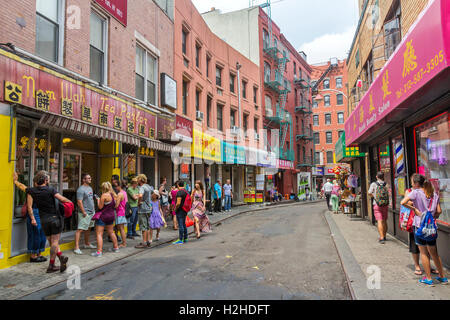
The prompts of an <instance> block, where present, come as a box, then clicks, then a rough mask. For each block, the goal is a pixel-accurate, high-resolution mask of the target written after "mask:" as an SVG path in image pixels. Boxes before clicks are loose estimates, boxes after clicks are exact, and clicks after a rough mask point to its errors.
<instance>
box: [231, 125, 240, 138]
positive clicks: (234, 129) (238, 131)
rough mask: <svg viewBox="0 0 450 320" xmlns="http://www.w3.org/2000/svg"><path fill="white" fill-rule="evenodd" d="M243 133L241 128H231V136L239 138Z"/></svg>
mask: <svg viewBox="0 0 450 320" xmlns="http://www.w3.org/2000/svg"><path fill="white" fill-rule="evenodd" d="M240 133H241V128H239V127H236V126H232V127H231V134H232V135H235V136H238V135H239V134H240Z"/></svg>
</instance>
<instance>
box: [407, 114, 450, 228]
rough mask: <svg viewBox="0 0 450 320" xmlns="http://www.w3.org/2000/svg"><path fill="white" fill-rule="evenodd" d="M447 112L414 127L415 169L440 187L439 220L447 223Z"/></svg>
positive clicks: (449, 174)
mask: <svg viewBox="0 0 450 320" xmlns="http://www.w3.org/2000/svg"><path fill="white" fill-rule="evenodd" d="M449 123H450V122H449V113H448V112H446V113H444V114H441V115H439V116H436V117H435V118H432V119H430V120H428V121H426V122H425V123H422V124H420V125H418V126H416V127H415V128H414V129H415V130H414V135H415V147H416V149H415V150H416V172H418V173H420V174H423V175H424V176H425V177H426V178H427V179H429V180H430V181H431V183H432V184H433V186H434V188H435V190H436V191H438V190H439V195H440V201H441V208H442V214H441V216H440V217H439V220H440V222H443V223H445V224H447V225H450V165H449V162H448V159H449V157H450V140H449V139H450V133H449Z"/></svg>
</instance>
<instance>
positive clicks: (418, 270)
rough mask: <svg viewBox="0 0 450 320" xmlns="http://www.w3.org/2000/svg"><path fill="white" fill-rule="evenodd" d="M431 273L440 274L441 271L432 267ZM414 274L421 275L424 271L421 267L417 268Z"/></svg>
mask: <svg viewBox="0 0 450 320" xmlns="http://www.w3.org/2000/svg"><path fill="white" fill-rule="evenodd" d="M431 273H432V274H439V271H437V270H436V269H431ZM414 274H415V275H417V276H421V275H423V271H422V270H420V269H416V270H415V271H414Z"/></svg>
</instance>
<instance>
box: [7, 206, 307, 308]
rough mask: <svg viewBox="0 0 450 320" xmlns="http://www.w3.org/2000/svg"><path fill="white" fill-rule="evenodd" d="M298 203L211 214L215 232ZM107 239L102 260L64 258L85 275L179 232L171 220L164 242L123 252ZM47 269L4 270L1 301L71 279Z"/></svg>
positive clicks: (24, 265)
mask: <svg viewBox="0 0 450 320" xmlns="http://www.w3.org/2000/svg"><path fill="white" fill-rule="evenodd" d="M309 203H312V202H300V203H299V205H301V204H309ZM296 204H297V203H296V202H294V201H283V202H280V203H276V204H268V205H263V204H255V205H243V206H239V207H236V208H233V209H232V211H231V212H227V213H225V212H222V213H214V215H208V217H209V219H210V221H211V224H212V225H213V232H214V225H217V224H219V223H220V222H223V221H225V220H227V219H229V218H231V217H234V216H237V215H240V214H243V213H246V212H254V211H259V210H267V209H270V208H273V207H274V206H277V207H279V206H280V207H283V206H290V205H296ZM188 232H189V234H190V235H191V237H190V240H192V242H195V241H196V240H195V236H192V234H193V232H194V227H190V228H188ZM154 237H155V235H154ZM206 237H207V235H206ZM82 238H83V237H82ZM104 239H105V241H104V248H103V252H104V253H103V256H102V257H101V258H94V257H91V255H90V254H91V253H92V252H94V251H95V249H81V251H82V252H83V255H75V254H74V253H73V251H72V250H68V251H64V255H66V256H67V257H69V263H68V265H69V268H70V266H78V267H79V268H80V269H81V273H85V272H88V271H91V270H94V269H97V268H99V267H101V266H104V265H107V264H110V263H112V262H115V261H118V260H121V259H124V258H127V257H130V256H133V255H136V254H139V253H142V252H144V251H145V252H151V251H152V250H158V246H160V245H163V244H170V243H171V242H172V241H175V240H176V239H178V231H175V230H173V228H172V223H171V222H169V221H168V227H167V228H166V229H162V230H161V234H160V241H159V242H155V241H153V246H152V248H151V249H135V248H134V246H135V245H136V244H138V243H139V242H140V241H141V239H142V238H140V237H138V238H135V240H130V239H127V248H124V249H120V252H119V253H112V252H109V249H110V248H112V243H110V242H108V240H107V236H106V234H105V236H104ZM91 240H92V242H91V243H94V244H95V243H96V241H95V235H94V232H91ZM200 241H201V240H200ZM80 244H81V245H82V244H84V242H83V240H81V241H80ZM47 258H48V256H47ZM56 264H57V265H59V262H57V263H56ZM47 266H48V262H44V263H29V262H27V263H22V264H19V265H16V266H13V267H11V268H9V269H5V270H0V300H5V299H7V300H11V299H18V298H20V297H23V296H25V295H28V294H30V293H33V292H35V291H39V290H42V289H44V288H47V287H49V286H53V285H55V284H57V283H60V282H63V281H67V279H68V277H69V276H70V274H69V273H68V272H67V271H66V272H64V273H59V272H57V273H54V274H47V273H45V271H46V269H47ZM68 270H70V269H68Z"/></svg>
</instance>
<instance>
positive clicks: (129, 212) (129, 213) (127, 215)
mask: <svg viewBox="0 0 450 320" xmlns="http://www.w3.org/2000/svg"><path fill="white" fill-rule="evenodd" d="M132 215H133V210H132V209H131V207H130V204H129V203H128V202H127V204H126V205H125V218H127V219H129V218H131V216H132Z"/></svg>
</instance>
